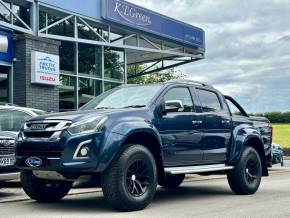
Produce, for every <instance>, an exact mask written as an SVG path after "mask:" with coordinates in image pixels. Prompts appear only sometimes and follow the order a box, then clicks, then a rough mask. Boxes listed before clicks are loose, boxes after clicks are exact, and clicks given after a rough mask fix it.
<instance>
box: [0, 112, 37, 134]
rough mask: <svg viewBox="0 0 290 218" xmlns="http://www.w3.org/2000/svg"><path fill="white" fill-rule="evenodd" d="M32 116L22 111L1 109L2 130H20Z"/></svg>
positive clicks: (0, 127)
mask: <svg viewBox="0 0 290 218" xmlns="http://www.w3.org/2000/svg"><path fill="white" fill-rule="evenodd" d="M30 118H31V116H30V115H28V114H26V113H24V112H21V111H13V110H0V131H14V132H18V131H19V130H20V129H21V127H22V125H23V124H24V122H25V121H26V120H28V119H30Z"/></svg>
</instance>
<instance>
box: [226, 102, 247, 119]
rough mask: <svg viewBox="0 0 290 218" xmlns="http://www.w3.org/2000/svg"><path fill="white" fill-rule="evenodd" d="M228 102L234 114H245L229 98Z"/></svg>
mask: <svg viewBox="0 0 290 218" xmlns="http://www.w3.org/2000/svg"><path fill="white" fill-rule="evenodd" d="M226 101H227V104H228V106H229V108H230V111H231V113H232V115H239V116H243V113H242V112H241V111H240V109H239V108H237V106H236V105H234V104H233V103H232V102H231V101H230V100H229V99H226Z"/></svg>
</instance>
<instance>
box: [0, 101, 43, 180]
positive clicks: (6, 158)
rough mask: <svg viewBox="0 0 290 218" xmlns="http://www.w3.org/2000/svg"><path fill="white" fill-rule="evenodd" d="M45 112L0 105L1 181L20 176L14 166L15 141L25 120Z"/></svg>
mask: <svg viewBox="0 0 290 218" xmlns="http://www.w3.org/2000/svg"><path fill="white" fill-rule="evenodd" d="M42 114H45V112H44V111H42V110H37V109H33V108H24V107H18V106H15V105H13V106H11V105H8V104H7V105H0V182H6V181H9V180H14V179H18V178H19V172H18V170H17V169H16V168H15V167H14V162H15V149H14V142H15V139H16V137H17V135H18V132H19V130H20V129H21V127H22V125H23V124H24V122H25V121H27V120H29V119H31V118H32V117H35V116H38V115H42Z"/></svg>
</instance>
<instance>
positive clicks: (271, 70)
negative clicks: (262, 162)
mask: <svg viewBox="0 0 290 218" xmlns="http://www.w3.org/2000/svg"><path fill="white" fill-rule="evenodd" d="M129 1H130V2H132V3H135V4H138V5H141V6H144V7H146V8H149V9H151V10H154V11H157V12H159V13H161V14H165V15H170V16H171V17H173V18H176V19H178V20H182V21H184V22H187V23H190V24H192V25H196V26H198V27H201V28H203V29H204V30H205V32H206V47H207V51H206V59H205V60H203V61H200V62H195V63H193V64H189V65H185V66H183V67H180V68H179V69H180V70H181V71H182V72H184V73H186V74H187V75H188V77H189V78H192V79H195V80H201V81H204V82H208V83H211V84H213V85H214V86H215V87H217V88H219V89H220V90H221V91H223V92H225V93H226V94H230V95H233V96H234V97H235V98H236V99H237V100H238V101H239V102H240V103H241V104H242V105H243V106H244V107H245V109H246V110H247V111H250V112H264V111H286V110H290V13H289V11H290V4H289V1H288V0H256V1H251V0H243V1H233V0H218V1H217V0H171V1H168V0H159V1H155V0H143V1H141V0H129Z"/></svg>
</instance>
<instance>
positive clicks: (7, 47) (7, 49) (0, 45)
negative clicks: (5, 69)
mask: <svg viewBox="0 0 290 218" xmlns="http://www.w3.org/2000/svg"><path fill="white" fill-rule="evenodd" d="M12 60H13V32H12V31H11V30H8V29H5V28H0V61H4V62H9V63H11V62H12Z"/></svg>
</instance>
